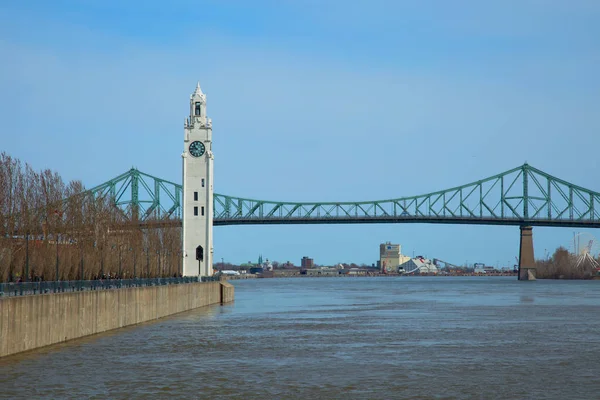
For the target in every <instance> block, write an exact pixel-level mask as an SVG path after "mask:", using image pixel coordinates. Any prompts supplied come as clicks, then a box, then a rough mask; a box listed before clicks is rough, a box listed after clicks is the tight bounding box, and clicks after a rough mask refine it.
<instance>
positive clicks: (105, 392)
mask: <svg viewBox="0 0 600 400" xmlns="http://www.w3.org/2000/svg"><path fill="white" fill-rule="evenodd" d="M232 283H233V284H234V285H235V287H236V301H235V303H233V304H231V305H225V306H211V307H206V308H202V309H198V310H194V311H191V312H187V313H184V314H179V315H176V316H173V317H169V318H165V319H162V320H159V321H156V322H152V323H147V324H143V325H138V326H135V327H130V328H125V329H121V330H117V331H113V332H110V333H107V334H102V335H96V336H93V337H89V338H85V339H81V340H76V341H72V342H68V343H65V344H61V345H56V346H51V347H47V348H44V349H40V350H37V351H32V352H29V353H25V354H23V355H16V356H12V357H7V358H4V359H1V360H0V398H25V397H27V398H30V397H36V398H77V399H79V398H93V399H105V398H111V399H146V398H167V397H170V398H206V399H218V398H230V399H430V398H432V399H455V398H456V399H598V398H600V377H599V374H600V282H599V281H536V282H518V281H516V280H515V278H514V277H506V278H505V277H398V278H304V279H302V278H289V279H256V280H243V281H232Z"/></svg>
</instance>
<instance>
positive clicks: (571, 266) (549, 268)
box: [536, 247, 600, 279]
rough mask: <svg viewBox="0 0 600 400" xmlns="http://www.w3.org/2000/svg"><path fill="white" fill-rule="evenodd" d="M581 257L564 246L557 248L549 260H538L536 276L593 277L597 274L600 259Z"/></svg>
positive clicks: (548, 277)
mask: <svg viewBox="0 0 600 400" xmlns="http://www.w3.org/2000/svg"><path fill="white" fill-rule="evenodd" d="M595 261H596V263H594V261H592V259H591V258H588V259H579V258H578V257H577V256H574V255H573V254H571V253H569V251H568V250H567V249H565V248H564V247H559V248H558V249H556V251H555V252H554V254H553V255H552V257H550V258H548V259H547V260H538V261H536V268H537V270H536V276H537V278H539V279H591V278H592V277H594V276H596V275H597V271H596V267H597V266H598V262H600V259H598V260H595Z"/></svg>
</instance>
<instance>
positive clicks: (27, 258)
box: [23, 232, 29, 282]
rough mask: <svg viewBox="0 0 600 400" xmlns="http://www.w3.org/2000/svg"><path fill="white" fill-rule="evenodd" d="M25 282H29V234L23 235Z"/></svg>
mask: <svg viewBox="0 0 600 400" xmlns="http://www.w3.org/2000/svg"><path fill="white" fill-rule="evenodd" d="M23 280H24V281H25V282H27V281H29V232H27V233H26V234H25V276H24V277H23Z"/></svg>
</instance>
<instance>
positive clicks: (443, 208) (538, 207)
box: [82, 164, 600, 228]
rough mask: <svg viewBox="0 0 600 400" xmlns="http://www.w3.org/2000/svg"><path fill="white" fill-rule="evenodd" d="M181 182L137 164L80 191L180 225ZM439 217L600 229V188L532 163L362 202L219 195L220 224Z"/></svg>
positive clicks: (135, 216)
mask: <svg viewBox="0 0 600 400" xmlns="http://www.w3.org/2000/svg"><path fill="white" fill-rule="evenodd" d="M181 193H182V187H181V185H179V184H177V183H173V182H170V181H166V180H163V179H160V178H157V177H154V176H152V175H149V174H145V173H143V172H140V171H138V170H136V169H131V170H129V171H127V172H126V173H124V174H121V175H119V176H118V177H116V178H114V179H111V180H109V181H107V182H105V183H103V184H101V185H98V186H96V187H94V188H91V189H89V190H87V191H86V192H84V193H83V194H82V195H83V196H86V197H91V198H93V199H109V200H110V201H111V202H112V203H113V204H114V206H116V207H118V208H119V209H121V210H122V213H123V216H124V217H125V218H126V219H127V220H128V221H131V222H138V223H148V224H149V225H152V224H164V225H177V224H178V223H180V218H181V198H182V196H181ZM332 223H333V224H340V223H352V224H356V223H437V224H470V225H513V226H553V227H581V228H600V193H599V192H595V191H592V190H589V189H585V188H583V187H581V186H577V185H575V184H572V183H569V182H567V181H565V180H562V179H559V178H556V177H554V176H552V175H550V174H547V173H545V172H543V171H541V170H538V169H536V168H534V167H532V166H530V165H528V164H524V165H522V166H520V167H517V168H513V169H511V170H508V171H505V172H503V173H500V174H497V175H494V176H491V177H488V178H485V179H481V180H478V181H475V182H471V183H468V184H466V185H462V186H456V187H453V188H450V189H445V190H441V191H437V192H432V193H427V194H422V195H417V196H411V197H400V198H396V199H388V200H373V201H359V202H348V201H343V202H283V201H269V200H258V199H248V198H242V197H234V196H228V195H223V194H218V193H215V194H214V225H257V224H332Z"/></svg>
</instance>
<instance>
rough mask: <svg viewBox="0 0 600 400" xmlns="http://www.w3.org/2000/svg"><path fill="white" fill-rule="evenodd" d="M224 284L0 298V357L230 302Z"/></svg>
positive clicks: (228, 289)
mask: <svg viewBox="0 0 600 400" xmlns="http://www.w3.org/2000/svg"><path fill="white" fill-rule="evenodd" d="M233 298H234V287H233V285H231V284H230V283H227V282H198V283H187V284H178V285H165V286H146V287H135V288H122V289H111V290H92V291H82V292H70V293H52V294H44V295H33V296H15V297H5V298H1V299H0V357H4V356H7V355H9V354H15V353H19V352H22V351H27V350H32V349H36V348H39V347H43V346H48V345H51V344H55V343H60V342H65V341H68V340H71V339H77V338H81V337H84V336H88V335H93V334H96V333H101V332H106V331H109V330H111V329H117V328H122V327H125V326H129V325H135V324H139V323H141V322H146V321H151V320H154V319H158V318H162V317H166V316H168V315H173V314H177V313H180V312H183V311H188V310H192V309H194V308H198V307H203V306H208V305H211V304H219V303H227V302H230V301H233Z"/></svg>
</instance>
